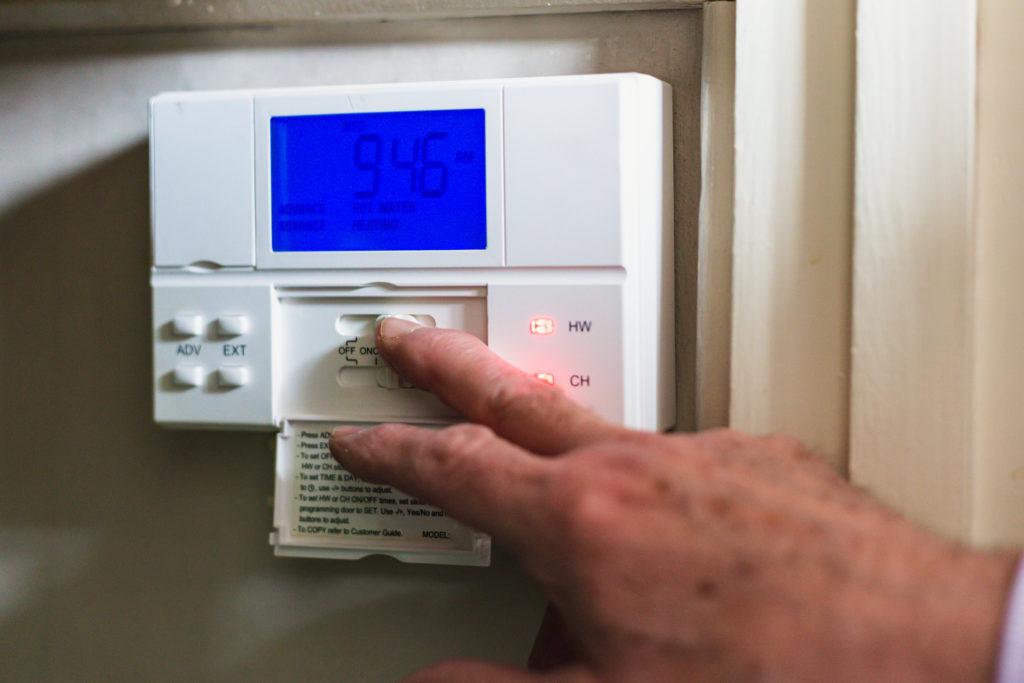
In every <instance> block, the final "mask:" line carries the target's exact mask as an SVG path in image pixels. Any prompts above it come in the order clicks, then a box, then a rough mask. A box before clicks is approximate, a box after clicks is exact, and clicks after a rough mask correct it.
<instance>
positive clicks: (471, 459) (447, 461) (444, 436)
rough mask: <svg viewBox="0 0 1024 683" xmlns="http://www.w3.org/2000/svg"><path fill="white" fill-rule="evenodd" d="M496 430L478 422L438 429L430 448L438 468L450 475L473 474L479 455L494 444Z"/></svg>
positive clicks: (456, 476)
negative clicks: (493, 430)
mask: <svg viewBox="0 0 1024 683" xmlns="http://www.w3.org/2000/svg"><path fill="white" fill-rule="evenodd" d="M494 439H495V437H494V432H492V431H491V430H490V429H488V428H487V427H484V426H483V425H478V424H472V423H466V424H457V425H452V426H451V427H445V428H444V429H442V430H440V431H438V432H437V433H436V436H435V438H434V440H433V443H432V447H431V448H430V450H431V451H432V452H431V456H432V460H433V461H434V464H435V466H436V467H437V468H439V469H441V470H443V471H444V472H445V473H446V474H447V475H448V476H450V477H455V478H458V477H462V476H468V475H471V474H472V472H471V471H469V470H472V469H473V467H474V466H475V463H478V462H479V461H480V459H479V458H478V457H476V456H478V455H479V454H480V453H482V452H486V451H487V450H488V449H489V448H490V447H492V446H493V444H494Z"/></svg>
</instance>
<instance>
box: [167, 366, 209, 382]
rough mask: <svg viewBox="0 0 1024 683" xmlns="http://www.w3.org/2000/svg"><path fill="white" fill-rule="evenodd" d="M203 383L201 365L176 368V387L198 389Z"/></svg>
mask: <svg viewBox="0 0 1024 683" xmlns="http://www.w3.org/2000/svg"><path fill="white" fill-rule="evenodd" d="M202 383H203V367H202V366H201V365H178V366H175V368H174V385H175V386H178V387H198V386H199V385H200V384H202Z"/></svg>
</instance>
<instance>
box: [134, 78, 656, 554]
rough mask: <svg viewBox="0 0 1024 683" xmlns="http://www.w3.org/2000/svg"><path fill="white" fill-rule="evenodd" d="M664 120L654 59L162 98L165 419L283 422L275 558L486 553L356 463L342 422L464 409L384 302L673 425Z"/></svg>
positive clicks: (155, 189) (158, 392) (158, 175)
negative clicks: (394, 354)
mask: <svg viewBox="0 0 1024 683" xmlns="http://www.w3.org/2000/svg"><path fill="white" fill-rule="evenodd" d="M671 118H672V117H671V95H670V90H669V87H668V86H667V85H666V84H665V83H663V82H661V81H659V80H656V79H654V78H652V77H649V76H643V75H639V74H610V75H593V76H566V77H555V78H530V79H505V80H490V81H466V82H446V83H409V84H394V85H372V86H371V85H359V86H337V87H315V88H296V89H275V90H242V91H224V92H186V93H166V94H161V95H158V96H157V97H154V98H153V99H152V101H151V103H150V143H151V147H150V155H151V183H152V222H153V268H152V278H151V282H152V286H153V359H154V368H153V393H154V411H155V419H156V421H157V422H158V423H160V424H163V425H166V426H171V427H185V428H197V427H202V428H212V429H265V430H273V431H276V432H277V479H276V487H275V504H274V530H273V532H272V533H271V543H272V544H273V545H274V548H275V552H276V553H277V554H280V555H298V556H309V557H342V558H356V557H362V556H364V555H368V554H380V553H382V554H388V555H392V556H394V557H397V558H399V559H401V560H405V561H412V562H437V563H452V564H487V563H488V562H489V560H490V539H489V538H488V537H487V536H486V535H484V534H481V533H479V532H476V531H474V530H472V529H469V528H467V527H465V526H463V525H461V524H459V523H458V522H456V521H454V520H452V519H450V518H449V517H447V516H445V514H444V513H443V512H441V511H440V510H437V509H436V508H432V507H430V506H428V505H426V504H425V503H423V502H422V501H419V500H417V499H415V498H412V497H410V496H408V495H406V494H404V493H402V492H401V491H397V490H394V489H392V488H391V487H387V486H376V485H371V484H368V483H365V482H362V481H360V480H358V479H356V478H355V477H353V476H352V475H350V474H349V473H347V472H345V471H344V470H342V469H341V468H340V467H339V466H338V465H337V464H336V463H335V462H334V461H333V460H332V459H331V456H330V453H329V452H328V450H327V437H328V435H329V434H330V432H331V430H332V429H333V427H334V426H335V425H338V424H367V425H368V424H373V423H379V422H389V421H402V422H411V423H419V424H423V425H445V424H450V423H452V422H455V421H458V420H459V419H460V418H459V415H457V414H455V413H454V412H453V411H452V410H451V409H450V408H448V407H447V406H445V405H443V404H442V403H441V402H439V401H438V400H437V399H435V398H434V397H433V396H431V395H429V394H427V393H425V392H422V391H419V390H417V389H413V388H410V387H408V386H406V385H405V384H403V383H402V381H401V379H400V378H399V377H397V376H396V375H395V373H394V372H392V371H391V370H390V369H389V368H388V367H387V366H386V365H385V364H384V363H383V361H382V360H381V359H380V357H379V356H378V354H377V349H376V347H375V344H374V326H375V323H376V321H377V319H378V317H379V316H381V315H403V316H411V317H412V318H414V319H415V320H416V321H418V322H420V323H421V324H424V325H436V326H439V327H450V328H458V329H462V330H465V331H467V332H469V333H470V334H473V335H476V336H477V337H479V338H480V339H482V340H484V341H485V342H486V343H487V344H488V345H489V346H490V347H491V348H492V349H493V350H494V351H495V352H497V353H498V354H500V355H501V356H503V357H504V358H506V359H507V360H509V361H510V362H511V363H513V364H515V365H517V366H518V367H520V368H522V369H523V370H525V371H526V372H528V373H531V374H533V375H534V376H535V377H536V378H537V381H539V382H548V383H550V384H553V385H555V386H557V387H559V388H561V389H562V390H563V391H564V392H565V393H566V394H567V395H568V396H570V397H572V398H573V399H574V400H576V401H578V402H579V403H580V404H582V405H584V406H587V407H589V408H591V409H593V410H594V411H596V412H598V413H599V414H601V415H603V416H604V417H606V418H608V419H609V420H614V421H616V422H619V423H622V424H625V425H628V426H631V427H637V428H643V429H664V428H667V427H668V426H670V425H671V423H672V421H673V419H674V415H675V405H674V396H675V372H674V367H673V358H674V338H673V297H672V292H673V270H672V264H673V248H672V225H673V223H672V136H671ZM466 495H472V491H467V492H466Z"/></svg>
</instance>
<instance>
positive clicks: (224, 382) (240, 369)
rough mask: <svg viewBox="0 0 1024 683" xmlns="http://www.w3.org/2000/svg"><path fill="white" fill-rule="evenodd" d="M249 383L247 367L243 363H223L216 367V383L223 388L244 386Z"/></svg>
mask: <svg viewBox="0 0 1024 683" xmlns="http://www.w3.org/2000/svg"><path fill="white" fill-rule="evenodd" d="M248 383H249V368H247V367H245V366H244V365H224V366H221V367H220V368H218V369H217V384H218V385H219V386H221V387H224V388H225V389H235V388H237V387H244V386H245V385H246V384H248Z"/></svg>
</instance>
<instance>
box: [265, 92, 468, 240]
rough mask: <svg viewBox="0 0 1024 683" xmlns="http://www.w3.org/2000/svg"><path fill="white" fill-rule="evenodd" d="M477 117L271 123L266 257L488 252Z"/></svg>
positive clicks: (449, 112)
mask: <svg viewBox="0 0 1024 683" xmlns="http://www.w3.org/2000/svg"><path fill="white" fill-rule="evenodd" d="M484 142H485V134H484V110H483V109H446V110H437V111H401V112H375V113H367V114H317V115H312V116H275V117H272V118H271V119H270V200H271V219H270V220H271V248H272V249H273V250H274V251H421V250H435V249H436V250H452V249H460V250H461V249H486V248H487V174H486V169H485V163H484V162H485V149H484Z"/></svg>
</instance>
